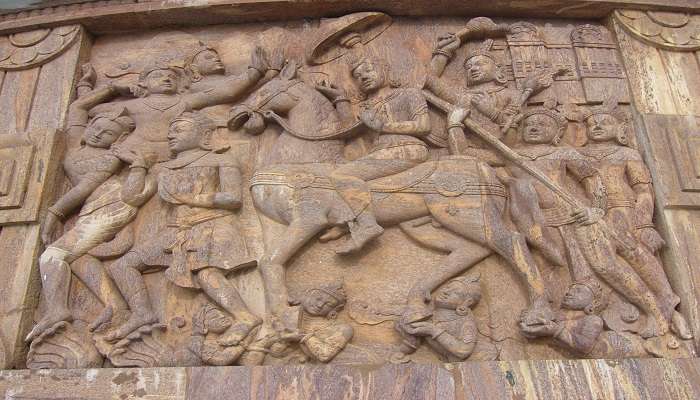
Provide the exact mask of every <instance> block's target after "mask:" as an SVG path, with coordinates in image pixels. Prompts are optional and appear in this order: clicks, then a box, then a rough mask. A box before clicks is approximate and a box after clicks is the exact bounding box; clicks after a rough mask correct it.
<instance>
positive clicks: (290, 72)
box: [280, 60, 297, 80]
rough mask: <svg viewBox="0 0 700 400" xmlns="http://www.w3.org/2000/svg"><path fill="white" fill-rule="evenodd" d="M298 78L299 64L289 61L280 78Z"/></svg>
mask: <svg viewBox="0 0 700 400" xmlns="http://www.w3.org/2000/svg"><path fill="white" fill-rule="evenodd" d="M296 76H297V63H296V61H294V60H289V61H287V64H286V65H285V66H284V68H282V71H281V72H280V78H282V79H286V80H291V79H294V78H295V77H296Z"/></svg>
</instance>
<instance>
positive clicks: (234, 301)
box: [197, 268, 262, 346]
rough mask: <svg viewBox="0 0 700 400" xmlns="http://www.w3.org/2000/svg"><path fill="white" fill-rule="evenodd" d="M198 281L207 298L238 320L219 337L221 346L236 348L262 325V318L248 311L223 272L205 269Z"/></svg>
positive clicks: (199, 275) (199, 274) (198, 276)
mask: <svg viewBox="0 0 700 400" xmlns="http://www.w3.org/2000/svg"><path fill="white" fill-rule="evenodd" d="M197 280H198V282H199V285H200V286H201V287H202V290H203V291H204V293H206V294H207V296H209V297H210V298H211V299H212V300H214V301H215V302H216V303H217V304H218V305H220V306H221V308H223V309H224V310H226V311H227V312H228V313H229V314H231V315H233V316H234V318H236V321H235V322H234V324H233V325H231V327H229V329H228V330H227V331H226V333H224V334H223V335H221V336H220V337H219V339H218V342H219V344H221V345H224V346H236V345H237V344H238V343H239V342H240V341H241V340H243V339H245V337H246V336H248V333H249V332H250V331H251V330H252V329H253V328H255V327H256V326H258V325H260V324H261V323H262V320H261V319H260V318H258V317H257V316H256V315H254V314H253V313H251V312H250V311H248V307H246V305H245V302H244V301H243V299H242V298H241V296H240V295H239V294H238V290H237V289H236V287H235V286H233V284H232V283H231V282H230V281H229V280H228V279H226V277H225V276H224V274H223V273H222V272H221V270H219V269H216V268H205V269H203V270H201V271H199V272H198V273H197Z"/></svg>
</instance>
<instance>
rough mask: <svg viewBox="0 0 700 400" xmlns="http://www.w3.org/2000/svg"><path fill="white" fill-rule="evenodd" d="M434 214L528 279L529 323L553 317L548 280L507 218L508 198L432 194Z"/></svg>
mask: <svg viewBox="0 0 700 400" xmlns="http://www.w3.org/2000/svg"><path fill="white" fill-rule="evenodd" d="M428 203H429V208H430V212H431V214H433V216H435V217H436V218H437V219H438V221H439V222H440V223H441V224H443V225H444V226H445V227H446V228H448V229H449V230H451V231H452V232H454V233H456V234H458V235H460V236H462V237H464V238H466V239H468V240H471V241H474V242H476V243H481V244H483V245H485V246H487V247H488V248H490V249H491V250H493V251H495V252H496V253H498V254H499V255H500V256H501V257H503V258H504V259H505V260H506V262H508V264H510V265H511V266H512V267H514V268H515V269H516V271H517V272H518V273H519V274H520V276H521V277H522V279H523V281H524V282H525V283H526V287H527V291H528V297H529V300H530V310H529V311H528V312H527V320H528V322H527V323H536V322H537V321H543V320H551V318H553V314H552V311H551V308H550V306H549V300H548V296H547V293H546V290H545V285H544V280H543V279H542V276H541V275H540V272H539V269H538V268H537V264H535V260H534V259H533V257H532V255H531V254H530V250H529V249H528V247H527V244H526V242H525V238H524V237H523V235H521V234H519V233H517V232H513V231H511V230H509V229H508V228H507V227H506V225H505V223H504V221H503V218H502V217H503V212H504V208H505V199H502V200H501V199H500V198H493V197H491V196H480V197H476V196H461V197H460V198H453V199H450V200H449V203H448V205H447V207H445V203H446V201H445V199H444V198H443V199H438V198H429V199H428Z"/></svg>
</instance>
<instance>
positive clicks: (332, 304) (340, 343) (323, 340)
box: [282, 282, 354, 363]
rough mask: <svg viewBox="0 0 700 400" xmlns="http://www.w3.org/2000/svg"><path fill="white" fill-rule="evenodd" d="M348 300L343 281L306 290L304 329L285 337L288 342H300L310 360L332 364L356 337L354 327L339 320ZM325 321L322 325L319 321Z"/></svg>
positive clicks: (303, 299)
mask: <svg viewBox="0 0 700 400" xmlns="http://www.w3.org/2000/svg"><path fill="white" fill-rule="evenodd" d="M346 300H347V296H346V294H345V289H344V288H343V283H342V282H334V283H330V284H326V285H319V286H317V287H314V288H311V289H309V290H307V291H306V293H305V294H304V297H303V298H302V301H301V305H302V307H303V309H304V311H305V313H306V314H308V317H307V316H305V317H304V322H303V323H302V325H301V329H300V330H298V331H294V332H291V333H285V334H283V335H282V339H283V340H285V341H288V342H298V343H299V346H300V347H301V350H302V351H303V352H304V354H305V356H306V357H307V358H310V359H312V360H316V361H321V362H324V363H325V362H329V361H331V360H332V359H333V358H334V357H335V356H336V355H338V353H340V351H341V350H343V348H345V345H347V344H348V343H349V342H350V340H351V339H352V336H353V333H354V332H353V329H352V326H350V325H349V324H345V323H342V322H337V321H335V318H336V317H337V316H338V312H340V310H342V309H343V307H344V306H345V303H346ZM319 318H323V320H322V322H321V323H320V324H319V321H318V319H319Z"/></svg>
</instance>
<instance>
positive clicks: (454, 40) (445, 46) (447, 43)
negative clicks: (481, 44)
mask: <svg viewBox="0 0 700 400" xmlns="http://www.w3.org/2000/svg"><path fill="white" fill-rule="evenodd" d="M461 45H462V42H461V41H460V40H459V38H458V37H457V35H455V34H454V33H448V34H446V35H443V36H440V37H438V42H437V46H436V48H435V49H436V50H439V51H442V52H445V53H448V54H449V55H450V56H451V55H452V54H453V53H454V51H455V50H457V49H458V48H459V46H461Z"/></svg>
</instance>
